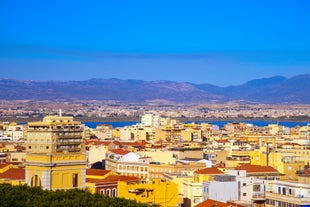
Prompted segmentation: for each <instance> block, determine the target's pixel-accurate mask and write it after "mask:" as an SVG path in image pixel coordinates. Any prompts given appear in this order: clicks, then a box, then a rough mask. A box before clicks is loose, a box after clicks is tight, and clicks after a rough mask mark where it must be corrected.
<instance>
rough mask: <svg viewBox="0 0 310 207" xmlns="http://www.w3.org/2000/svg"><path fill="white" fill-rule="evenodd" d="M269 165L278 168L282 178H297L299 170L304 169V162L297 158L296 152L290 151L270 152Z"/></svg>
mask: <svg viewBox="0 0 310 207" xmlns="http://www.w3.org/2000/svg"><path fill="white" fill-rule="evenodd" d="M268 157H269V165H270V166H272V167H274V168H275V169H277V170H278V171H279V172H280V173H282V174H283V176H281V179H282V180H297V179H298V175H297V174H296V172H297V171H301V170H303V169H304V165H305V164H304V162H303V161H300V160H298V159H297V156H296V155H295V154H294V153H289V152H279V151H275V152H270V154H269V156H268Z"/></svg>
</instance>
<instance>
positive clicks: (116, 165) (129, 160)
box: [106, 149, 152, 178]
mask: <svg viewBox="0 0 310 207" xmlns="http://www.w3.org/2000/svg"><path fill="white" fill-rule="evenodd" d="M151 159H152V158H150V157H140V155H139V154H137V153H134V152H130V151H127V150H123V149H114V150H111V151H109V152H108V153H107V155H106V169H107V170H112V171H114V172H117V173H119V174H121V175H128V176H136V177H139V178H147V177H148V174H149V162H150V161H151Z"/></svg>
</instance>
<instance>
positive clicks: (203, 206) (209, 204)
mask: <svg viewBox="0 0 310 207" xmlns="http://www.w3.org/2000/svg"><path fill="white" fill-rule="evenodd" d="M213 206H214V207H229V204H227V203H223V202H220V201H215V200H212V199H208V200H205V201H204V202H202V203H199V204H198V205H197V206H195V207H213Z"/></svg>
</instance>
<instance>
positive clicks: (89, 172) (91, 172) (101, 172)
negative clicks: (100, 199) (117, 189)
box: [86, 169, 111, 176]
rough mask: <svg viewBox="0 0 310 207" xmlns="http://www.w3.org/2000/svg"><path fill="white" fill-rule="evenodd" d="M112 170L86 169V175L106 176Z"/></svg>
mask: <svg viewBox="0 0 310 207" xmlns="http://www.w3.org/2000/svg"><path fill="white" fill-rule="evenodd" d="M110 172H111V170H98V169H86V175H97V176H104V175H106V174H108V173H110Z"/></svg>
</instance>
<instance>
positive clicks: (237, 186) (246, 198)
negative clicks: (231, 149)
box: [203, 170, 267, 207]
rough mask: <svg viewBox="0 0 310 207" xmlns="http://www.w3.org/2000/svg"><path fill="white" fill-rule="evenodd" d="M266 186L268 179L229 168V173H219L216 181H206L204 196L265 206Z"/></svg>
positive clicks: (205, 198) (222, 200)
mask: <svg viewBox="0 0 310 207" xmlns="http://www.w3.org/2000/svg"><path fill="white" fill-rule="evenodd" d="M266 188H267V182H266V181H264V180H261V179H256V178H254V177H247V176H246V171H245V170H229V172H228V174H227V175H218V176H216V178H215V180H214V181H208V182H204V184H203V197H204V200H207V199H216V200H218V201H221V202H227V201H240V202H242V203H245V204H248V205H252V206H253V207H255V206H257V207H258V206H265V192H266ZM223 189H225V193H223Z"/></svg>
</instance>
